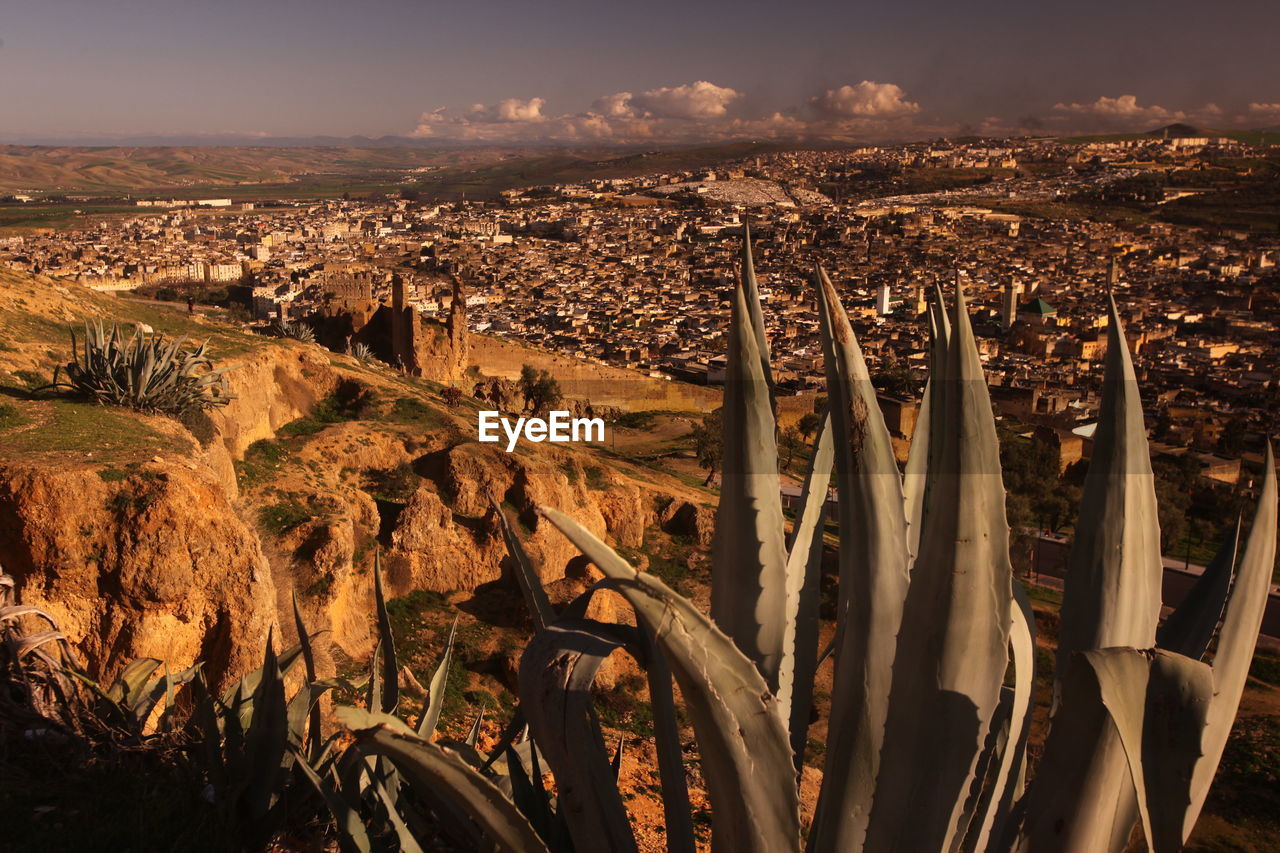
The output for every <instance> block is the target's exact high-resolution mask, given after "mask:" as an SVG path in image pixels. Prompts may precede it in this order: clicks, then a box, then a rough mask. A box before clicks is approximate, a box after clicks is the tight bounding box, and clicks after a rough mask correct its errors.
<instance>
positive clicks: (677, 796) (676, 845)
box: [640, 629, 697, 853]
mask: <svg viewBox="0 0 1280 853" xmlns="http://www.w3.org/2000/svg"><path fill="white" fill-rule="evenodd" d="M640 646H641V648H642V649H643V651H644V662H645V675H646V676H647V678H648V681H649V704H650V706H651V708H652V710H653V740H654V747H655V751H656V752H657V754H658V775H659V778H660V779H661V780H662V814H663V818H664V822H665V824H666V829H667V834H666V839H667V853H694V851H695V850H697V843H696V841H695V840H694V833H693V810H692V808H691V807H690V805H689V783H688V780H687V779H686V778H685V769H684V749H683V746H682V744H681V742H680V725H679V721H678V720H677V719H676V703H675V696H674V695H673V694H672V691H671V667H670V666H668V665H667V659H666V657H665V656H664V655H663V653H662V649H660V648H658V647H657V645H656V641H655V640H654V637H653V634H652V632H650V631H648V630H643V629H642V630H641V631H640Z"/></svg>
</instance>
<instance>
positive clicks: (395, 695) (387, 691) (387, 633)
mask: <svg viewBox="0 0 1280 853" xmlns="http://www.w3.org/2000/svg"><path fill="white" fill-rule="evenodd" d="M373 597H374V602H375V603H376V604H377V608H378V637H379V639H380V641H381V643H380V645H381V649H382V690H381V693H382V697H381V698H382V704H381V707H378V708H374V707H373V706H372V705H370V706H369V707H370V709H371V710H375V711H383V712H385V713H388V714H392V713H395V710H396V705H398V704H399V690H400V686H399V681H398V675H399V672H400V668H399V666H398V665H397V664H396V641H395V638H394V637H392V636H391V616H390V615H389V614H388V613H387V598H386V595H385V594H384V593H383V591H382V553H381V551H377V550H375V551H374V552H373Z"/></svg>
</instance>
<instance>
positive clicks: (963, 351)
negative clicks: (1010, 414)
mask: <svg viewBox="0 0 1280 853" xmlns="http://www.w3.org/2000/svg"><path fill="white" fill-rule="evenodd" d="M945 383H946V386H945V389H944V391H943V393H942V397H941V399H942V401H943V404H944V405H943V406H942V407H941V409H942V413H943V414H944V418H943V423H945V424H946V429H944V430H943V431H942V433H941V434H935V435H931V436H930V441H931V442H932V441H934V440H935V439H936V440H937V441H938V444H939V450H938V457H937V460H938V464H937V466H936V471H935V472H932V473H931V479H933V480H934V485H933V486H931V493H930V496H929V498H928V500H927V501H926V506H925V512H924V519H923V524H922V531H921V539H920V553H919V554H918V555H917V557H916V560H915V564H914V566H913V567H912V569H911V585H910V587H909V589H908V590H907V599H906V604H905V606H904V608H903V614H902V620H901V621H902V626H903V630H902V633H901V635H900V637H899V640H898V644H897V655H896V658H895V660H894V666H893V686H892V691H891V694H890V700H889V714H888V720H887V725H886V726H885V737H884V744H883V747H882V749H883V754H884V756H885V759H884V760H881V762H880V768H879V775H878V777H877V779H876V783H875V799H874V802H873V804H872V810H871V820H870V824H869V826H868V830H867V843H866V848H865V849H866V850H867V851H871V853H880V851H885V853H887V851H894V850H914V851H931V850H946V849H948V848H949V847H950V846H951V842H952V836H953V835H954V833H955V832H957V830H958V829H960V828H961V827H960V823H961V817H962V814H963V811H964V808H965V804H966V800H967V793H968V791H969V790H970V788H971V782H972V780H973V779H974V777H975V775H976V772H977V769H978V762H979V759H980V757H981V755H982V752H983V749H984V745H985V744H986V741H987V734H988V730H989V728H990V724H991V719H992V717H993V715H994V714H995V712H996V710H997V707H998V704H999V701H1000V693H1001V685H1002V683H1003V680H1004V675H1005V670H1006V669H1007V667H1008V660H1009V632H1010V621H1011V615H1010V614H1011V608H1012V606H1013V602H1012V588H1011V582H1012V567H1011V565H1010V563H1009V525H1008V522H1007V521H1006V519H1005V492H1004V485H1003V483H1002V481H1001V476H1000V451H999V446H998V442H997V439H996V428H995V421H994V418H993V416H992V410H991V400H990V396H989V394H988V391H987V383H986V379H985V378H984V376H983V372H982V364H981V361H980V360H979V357H978V348H977V343H976V341H975V339H974V336H973V330H972V328H971V327H970V324H969V317H968V313H967V309H966V308H965V302H964V295H963V293H961V292H959V291H957V293H956V306H955V318H954V320H953V321H952V327H951V337H950V343H949V347H948V353H947V369H946V376H945ZM935 474H936V476H935ZM842 503H843V499H842ZM893 506H894V507H895V508H900V507H902V506H903V503H902V501H901V499H900V498H899V499H898V500H897V501H896V502H894V503H893ZM843 664H844V661H843V659H838V665H840V666H843ZM838 675H839V672H838V671H837V676H838ZM889 756H892V760H888V757H889Z"/></svg>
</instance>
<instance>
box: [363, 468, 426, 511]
mask: <svg viewBox="0 0 1280 853" xmlns="http://www.w3.org/2000/svg"><path fill="white" fill-rule="evenodd" d="M421 482H422V478H421V477H419V476H418V475H417V474H416V473H415V472H414V470H413V466H412V465H410V464H409V463H408V462H402V463H401V464H400V465H398V466H396V467H395V468H388V469H385V470H372V471H366V472H365V475H364V490H365V491H366V492H368V493H369V495H370V497H373V498H374V499H376V500H383V501H390V502H391V503H408V501H409V498H411V497H413V493H414V492H416V491H417V490H418V484H419V483H421Z"/></svg>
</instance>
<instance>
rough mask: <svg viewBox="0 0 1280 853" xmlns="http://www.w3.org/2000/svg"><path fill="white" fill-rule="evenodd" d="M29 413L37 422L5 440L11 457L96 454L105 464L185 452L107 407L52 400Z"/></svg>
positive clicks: (133, 418) (161, 435) (163, 437)
mask: <svg viewBox="0 0 1280 853" xmlns="http://www.w3.org/2000/svg"><path fill="white" fill-rule="evenodd" d="M29 411H31V412H32V413H33V414H35V415H36V417H35V418H32V420H36V421H37V422H36V424H35V425H34V426H32V427H31V428H30V429H26V430H23V431H21V432H19V433H16V434H14V435H12V436H9V437H8V438H6V439H5V449H6V450H8V451H9V452H11V453H14V454H32V453H68V454H79V453H92V454H94V458H95V459H98V460H102V459H104V458H106V459H112V458H122V457H124V458H127V457H130V456H137V455H141V454H143V453H151V454H154V453H156V452H157V451H177V450H181V449H183V448H182V445H181V443H180V442H178V441H177V440H175V439H174V438H171V437H169V436H166V435H163V434H161V433H159V432H157V431H156V430H154V429H152V428H151V427H150V426H148V425H147V424H145V423H143V422H142V421H141V420H140V419H138V418H135V417H131V416H129V415H126V414H123V413H122V411H121V410H119V409H114V408H110V407H107V406H97V405H93V404H89V403H76V402H72V401H70V400H50V401H47V402H42V403H40V404H39V406H38V407H36V408H34V409H32V410H29Z"/></svg>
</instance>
